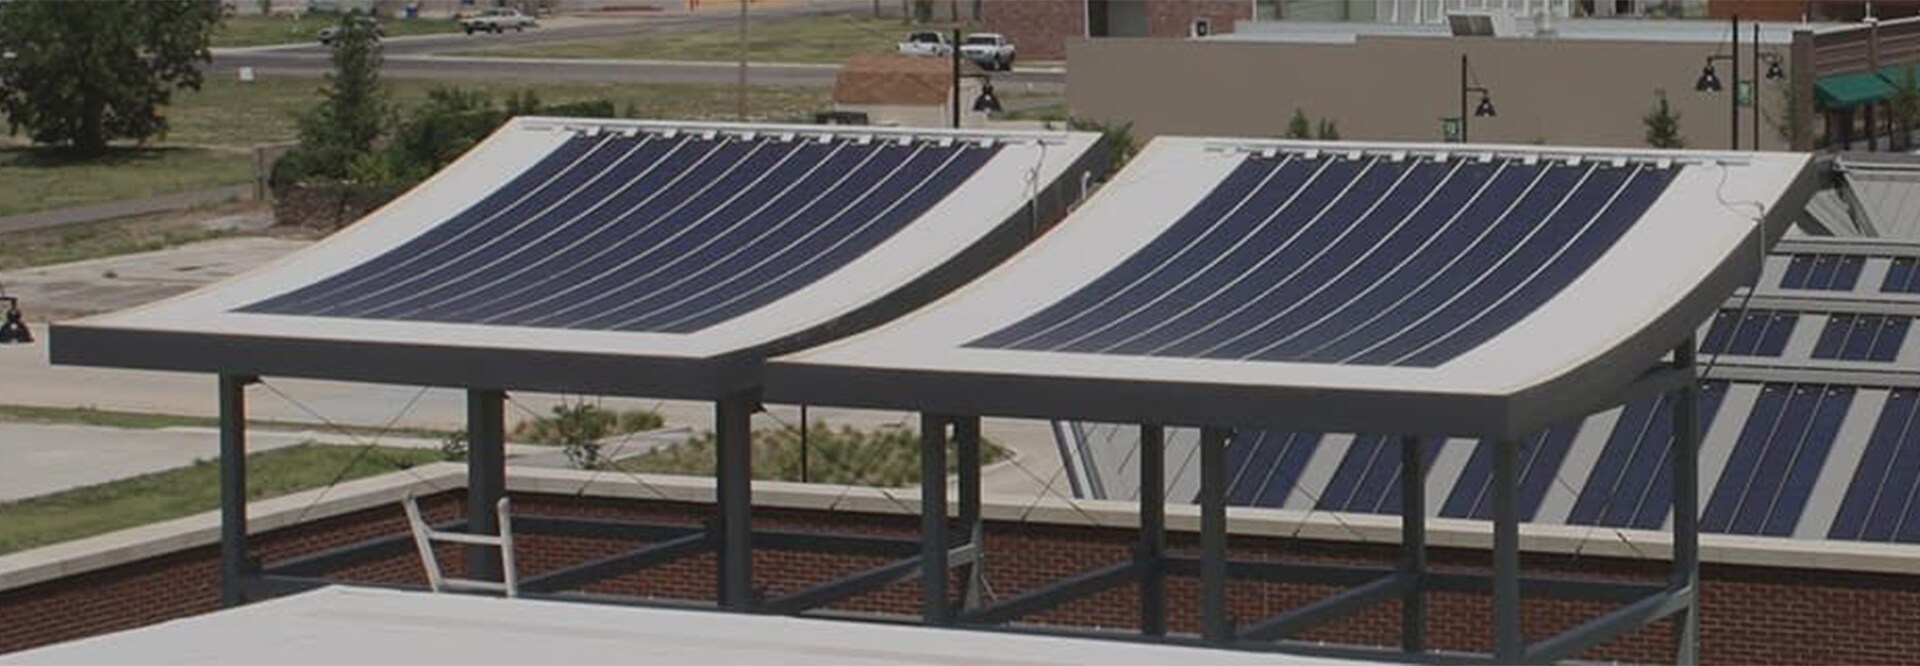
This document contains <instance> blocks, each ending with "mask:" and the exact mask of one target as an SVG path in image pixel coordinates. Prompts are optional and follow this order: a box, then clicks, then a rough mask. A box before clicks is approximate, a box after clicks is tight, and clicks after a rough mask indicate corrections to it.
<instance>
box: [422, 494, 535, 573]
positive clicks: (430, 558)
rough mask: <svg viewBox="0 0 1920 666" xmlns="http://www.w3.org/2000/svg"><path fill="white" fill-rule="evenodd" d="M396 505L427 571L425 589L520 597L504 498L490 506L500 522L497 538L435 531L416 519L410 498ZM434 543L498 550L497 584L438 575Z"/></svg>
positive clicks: (510, 520) (510, 524) (509, 519)
mask: <svg viewBox="0 0 1920 666" xmlns="http://www.w3.org/2000/svg"><path fill="white" fill-rule="evenodd" d="M400 504H401V506H404V507H406V509H407V523H408V525H410V526H411V527H412V528H413V544H414V546H416V547H418V548H419V549H420V562H421V564H423V565H425V566H426V568H427V585H428V586H429V587H431V588H433V591H434V592H448V591H453V592H497V593H500V594H505V595H506V596H508V597H517V596H520V577H519V575H518V574H516V573H515V572H514V570H513V569H514V567H513V519H512V518H511V517H509V515H508V513H507V498H505V497H502V498H500V503H499V504H496V505H494V509H495V511H496V513H497V514H498V516H499V519H500V536H489V535H486V534H468V533H466V532H442V531H439V530H435V529H433V528H432V527H430V526H428V525H427V521H425V520H422V519H421V518H420V505H419V503H418V502H415V501H414V499H413V496H412V495H408V496H407V498H406V499H404V500H401V502H400ZM435 541H441V542H446V543H460V544H466V545H469V546H493V547H495V548H499V549H500V573H501V578H502V580H501V582H497V583H496V582H494V581H490V580H476V579H472V578H450V577H447V576H445V575H442V574H441V573H440V560H439V558H437V557H435V556H434V554H433V543H434V542H435Z"/></svg>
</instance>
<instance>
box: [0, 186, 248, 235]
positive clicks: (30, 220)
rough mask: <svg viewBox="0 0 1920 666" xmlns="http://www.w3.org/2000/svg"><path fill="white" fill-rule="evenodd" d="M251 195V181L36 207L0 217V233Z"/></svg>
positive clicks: (164, 211)
mask: <svg viewBox="0 0 1920 666" xmlns="http://www.w3.org/2000/svg"><path fill="white" fill-rule="evenodd" d="M250 198H253V184H252V183H244V184H240V185H222V186H220V187H214V188H208V189H204V190H194V191H192V192H177V193H174V194H163V195H160V196H157V197H151V198H147V199H128V200H124V201H109V202H106V203H97V204H89V205H86V206H71V207H67V208H56V209H53V210H38V211H34V212H31V213H20V214H17V215H6V216H0V233H7V232H10V231H26V230H29V229H44V228H47V227H57V226H60V225H63V224H78V223H82V222H98V221H100V220H115V219H119V218H123V217H133V216H135V215H151V214H154V213H170V212H173V211H177V210H186V209H188V208H196V207H199V206H205V205H208V204H217V203H226V202H228V201H236V200H239V199H250Z"/></svg>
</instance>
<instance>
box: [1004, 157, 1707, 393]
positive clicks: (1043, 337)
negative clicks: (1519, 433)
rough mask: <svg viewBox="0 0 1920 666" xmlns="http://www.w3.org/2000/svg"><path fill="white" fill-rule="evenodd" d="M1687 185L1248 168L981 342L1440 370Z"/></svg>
mask: <svg viewBox="0 0 1920 666" xmlns="http://www.w3.org/2000/svg"><path fill="white" fill-rule="evenodd" d="M1675 172H1676V169H1675V168H1673V167H1658V166H1654V165H1650V164H1638V163H1616V162H1612V161H1535V160H1532V159H1520V158H1515V159H1486V160H1479V159H1459V158H1456V159H1439V158H1434V157H1419V156H1412V157H1408V156H1399V155H1366V154H1354V155H1329V156H1308V155H1305V154H1290V155H1280V156H1275V157H1259V156H1250V157H1248V158H1247V159H1246V160H1245V161H1244V162H1243V163H1242V164H1241V165H1240V166H1238V167H1237V168H1236V169H1235V170H1234V171H1232V172H1231V173H1230V174H1229V175H1228V176H1227V177H1226V178H1224V179H1222V180H1221V182H1220V183H1219V184H1218V185H1217V186H1216V187H1215V188H1214V189H1213V190H1212V191H1211V192H1210V193H1209V194H1207V195H1206V196H1205V197H1204V198H1202V199H1201V201H1200V202H1199V203H1198V204H1196V205H1195V206H1194V207H1193V208H1192V209H1191V210H1189V211H1187V212H1186V213H1185V214H1184V215H1183V216H1182V217H1181V218H1180V219H1178V220H1177V221H1175V222H1174V223H1173V224H1172V225H1171V226H1169V227H1168V228H1167V229H1166V230H1165V231H1164V232H1163V233H1161V234H1160V235H1159V236H1158V237H1157V238H1155V239H1153V240H1152V241H1151V242H1150V243H1148V244H1147V245H1145V246H1144V247H1142V248H1141V249H1140V250H1139V251H1138V252H1137V253H1135V254H1134V255H1132V256H1131V257H1129V258H1128V259H1126V260H1125V261H1123V262H1122V263H1121V264H1119V265H1118V266H1116V267H1115V268H1113V269H1112V270H1111V271H1109V272H1108V273H1106V274H1105V275H1102V276H1100V277H1099V278H1098V279H1096V280H1094V281H1092V282H1090V283H1088V284H1087V285H1086V286H1085V287H1083V288H1081V289H1080V290H1078V291H1076V292H1075V293H1073V294H1071V295H1068V296H1067V297H1065V298H1063V299H1061V300H1060V301H1059V302H1057V303H1055V304H1053V305H1051V306H1049V307H1046V308H1044V309H1042V310H1041V311H1040V312H1038V313H1036V314H1034V315H1032V316H1030V317H1028V318H1026V319H1023V320H1021V321H1018V322H1015V323H1014V324H1012V325H1009V326H1007V327H1006V328H1004V329H1001V330H999V331H996V332H994V333H991V334H988V335H986V336H984V337H981V338H979V339H978V340H974V341H972V342H970V343H968V346H970V347H977V348H992V349H1012V350H1031V351H1064V352H1080V353H1093V354H1115V355H1134V356H1164V357H1180V358H1211V359H1235V360H1254V361H1277V362H1298V363H1326V364H1353V365H1393V366H1416V367H1431V366H1435V365H1439V364H1441V363H1444V362H1446V361H1448V360H1449V359H1452V358H1454V357H1456V356H1459V355H1460V354H1462V353H1465V352H1466V351H1468V350H1471V349H1473V348H1474V347H1476V346H1478V345H1479V344H1481V343H1483V342H1485V341H1487V340H1488V339H1491V338H1492V337H1494V336H1495V335H1497V334H1499V333H1500V332H1501V331H1504V330H1506V329H1507V328H1508V327H1509V326H1511V325H1512V324H1514V323H1515V322H1517V321H1519V320H1520V319H1522V318H1524V317H1526V316H1527V315H1528V314H1529V313H1531V312H1533V311H1534V310H1535V309H1536V308H1538V307H1539V306H1540V305H1541V304H1543V303H1545V302H1546V301H1548V300H1549V299H1551V298H1552V297H1553V296H1554V295H1555V294H1557V293H1559V292H1560V290H1561V289H1563V288H1564V287H1566V285H1567V284H1569V283H1571V282H1572V281H1573V280H1574V278H1576V277H1578V276H1580V275H1581V274H1582V273H1583V272H1584V271H1585V270H1586V269H1587V268H1588V267H1589V266H1591V265H1592V264H1593V262H1594V261H1595V260H1597V259H1598V258H1599V257H1600V256H1601V255H1603V254H1604V253H1605V252H1606V251H1607V250H1608V248H1610V247H1611V246H1612V245H1613V244H1614V242H1615V241H1617V240H1618V239H1619V238H1620V237H1621V236H1622V235H1623V234H1625V233H1626V231H1627V230H1628V229H1630V228H1631V227H1632V226H1633V225H1634V223H1635V222H1636V221H1637V220H1639V218H1640V216H1641V214H1642V213H1644V212H1645V211H1646V209H1647V208H1648V207H1649V206H1651V205H1652V203H1653V201H1654V200H1655V199H1657V198H1659V196H1660V194H1661V193H1662V192H1663V191H1664V190H1665V188H1666V186H1667V184H1668V183H1669V182H1670V181H1671V180H1672V177H1673V174H1674V173H1675Z"/></svg>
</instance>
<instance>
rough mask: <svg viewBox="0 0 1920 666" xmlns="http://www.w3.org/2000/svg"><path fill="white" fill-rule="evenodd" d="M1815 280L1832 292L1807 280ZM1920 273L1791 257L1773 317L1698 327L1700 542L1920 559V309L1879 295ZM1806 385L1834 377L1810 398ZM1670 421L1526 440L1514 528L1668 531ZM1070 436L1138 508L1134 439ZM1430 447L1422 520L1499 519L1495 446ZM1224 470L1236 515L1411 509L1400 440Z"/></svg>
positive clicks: (1290, 451) (1767, 279) (1260, 448)
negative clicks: (1884, 550)
mask: <svg viewBox="0 0 1920 666" xmlns="http://www.w3.org/2000/svg"><path fill="white" fill-rule="evenodd" d="M1863 243H1864V241H1862V242H1860V243H1855V244H1856V245H1859V244H1863ZM1905 251H1907V250H1904V249H1902V250H1897V251H1896V253H1897V252H1905ZM1822 257H1824V258H1822ZM1816 264H1818V265H1825V266H1830V267H1831V268H1832V269H1833V270H1832V271H1831V272H1832V273H1833V274H1834V275H1835V276H1838V277H1835V278H1833V279H1830V280H1827V281H1825V282H1822V281H1820V280H1816V279H1813V277H1814V276H1815V275H1816V274H1817V272H1816V271H1815V270H1814V269H1815V268H1816ZM1911 264H1912V262H1911V261H1909V260H1907V259H1904V258H1902V257H1901V256H1897V254H1896V256H1888V255H1886V254H1875V253H1873V252H1871V251H1868V250H1858V251H1841V250H1821V251H1817V252H1815V251H1806V249H1805V248H1797V247H1796V248H1795V249H1793V250H1791V251H1789V252H1785V253H1783V254H1782V255H1779V256H1777V257H1776V258H1775V259H1774V260H1773V262H1771V264H1770V268H1769V269H1768V271H1767V273H1766V274H1765V275H1764V276H1763V277H1762V280H1761V284H1762V285H1763V287H1762V288H1761V289H1760V290H1759V293H1757V294H1756V296H1755V298H1754V299H1753V300H1754V301H1755V302H1763V303H1765V307H1752V308H1744V309H1743V308H1742V307H1741V306H1742V305H1743V302H1744V301H1745V300H1746V299H1743V298H1739V297H1736V298H1733V299H1730V300H1729V301H1728V304H1727V307H1726V308H1725V309H1723V310H1722V311H1721V312H1719V313H1718V314H1716V315H1715V316H1714V317H1713V318H1712V319H1711V320H1709V321H1708V322H1706V323H1705V324H1704V325H1703V326H1702V331H1701V333H1702V335H1701V338H1700V344H1701V348H1702V353H1703V356H1702V359H1703V362H1710V363H1712V364H1713V366H1714V370H1713V374H1712V375H1709V379H1708V380H1707V381H1705V382H1703V384H1702V391H1701V403H1700V409H1701V414H1700V419H1701V427H1702V429H1703V435H1702V437H1703V449H1702V458H1701V461H1702V472H1703V478H1702V486H1701V492H1702V495H1701V500H1702V505H1701V506H1702V523H1701V528H1702V529H1703V530H1705V531H1709V532H1717V533H1726V534H1745V535H1758V536H1773V537H1795V538H1814V539H1821V538H1824V539H1838V540H1859V541H1881V542H1900V543H1920V339H1914V337H1915V336H1911V335H1909V334H1908V332H1909V330H1910V328H1911V325H1912V320H1913V318H1914V317H1915V316H1920V300H1915V299H1913V298H1912V297H1910V296H1907V295H1906V294H1905V293H1904V292H1901V291H1897V290H1895V291H1883V290H1882V284H1883V283H1885V282H1897V283H1900V284H1904V282H1903V281H1904V280H1905V279H1906V276H1904V275H1900V274H1899V273H1900V270H1901V267H1902V266H1903V265H1905V266H1908V268H1910V269H1911V268H1913V266H1912V265H1911ZM1913 272H1915V273H1920V270H1915V271H1913ZM1789 274H1791V276H1792V277H1791V279H1788V275H1789ZM1849 274H1851V275H1852V277H1850V278H1849V277H1846V276H1847V275H1849ZM1849 282H1850V283H1851V284H1850V285H1848V283H1849ZM1818 285H1828V286H1830V287H1831V288H1825V287H1820V286H1818ZM1842 285H1848V286H1846V287H1845V288H1844V289H1843V288H1842ZM1809 371H1812V372H1816V373H1818V376H1821V377H1825V378H1830V379H1829V380H1823V381H1822V382H1819V383H1808V382H1807V381H1805V379H1803V378H1804V377H1807V376H1808V372H1809ZM1722 376H1724V377H1725V378H1721V377H1722ZM1849 379H1852V381H1848V380H1849ZM1670 406H1671V400H1670V399H1668V398H1664V397H1655V398H1647V399H1643V400H1639V401H1635V402H1632V403H1629V404H1626V405H1623V406H1620V407H1618V408H1615V409H1613V410H1609V411H1607V412H1604V413H1601V414H1596V415H1594V416H1591V417H1588V418H1586V419H1584V420H1581V421H1578V422H1574V423H1567V424H1562V425H1560V426H1556V427H1554V428H1551V429H1549V430H1548V431H1546V432H1543V433H1539V434H1536V435H1534V436H1533V437H1530V438H1527V439H1526V440H1525V441H1524V443H1523V444H1522V447H1521V450H1520V457H1519V464H1520V469H1519V474H1520V487H1519V488H1518V500H1519V507H1518V508H1519V510H1520V515H1521V518H1522V519H1523V520H1527V521H1533V522H1545V523H1553V524H1566V525H1590V526H1595V527H1604V528H1632V529H1664V528H1666V526H1667V525H1668V524H1669V522H1670V514H1671V511H1672V495H1671V489H1672V485H1671V483H1672V482H1671V469H1670V467H1669V465H1668V463H1667V460H1668V455H1669V454H1670V448H1671V447H1672V445H1673V442H1674V439H1675V438H1674V430H1673V427H1674V423H1673V418H1672V415H1671V411H1670V409H1669V408H1670ZM1073 430H1074V431H1075V432H1079V433H1083V434H1084V435H1085V436H1086V437H1089V438H1092V439H1090V440H1089V441H1097V442H1101V444H1100V445H1099V446H1088V447H1087V448H1086V449H1085V452H1086V455H1083V457H1084V458H1086V459H1087V464H1086V469H1085V470H1084V472H1085V473H1088V474H1097V475H1100V476H1101V477H1102V480H1103V483H1102V484H1101V485H1103V486H1104V488H1105V489H1106V490H1107V496H1108V497H1120V498H1124V497H1128V496H1130V495H1129V492H1130V490H1129V489H1131V488H1132V487H1133V486H1132V485H1131V484H1134V483H1136V480H1135V479H1134V478H1131V477H1129V476H1128V475H1129V474H1136V473H1137V472H1130V471H1128V470H1127V469H1126V466H1125V465H1124V464H1121V465H1115V464H1114V462H1113V461H1114V460H1123V459H1125V458H1126V457H1128V456H1130V451H1131V449H1130V447H1132V446H1134V445H1135V444H1136V443H1137V438H1135V437H1132V436H1130V433H1132V432H1134V430H1133V426H1110V425H1105V424H1080V427H1078V428H1075V429H1073ZM1109 431H1110V432H1109ZM1197 439H1198V436H1197V434H1196V433H1191V432H1185V431H1181V432H1175V433H1172V434H1170V436H1169V442H1170V444H1169V447H1170V455H1177V456H1185V457H1192V454H1193V452H1194V448H1193V446H1194V444H1193V443H1194V442H1197ZM1423 447H1424V448H1423V454H1424V455H1425V458H1426V460H1427V461H1428V462H1429V464H1431V465H1432V468H1431V469H1432V471H1433V475H1431V476H1430V477H1429V479H1428V484H1429V497H1430V498H1435V499H1438V500H1439V501H1437V502H1431V503H1430V505H1429V509H1428V510H1429V511H1430V512H1431V513H1432V514H1433V515H1437V516H1442V517H1448V518H1467V519H1480V520H1485V519H1489V518H1491V514H1492V507H1491V496H1492V489H1491V483H1490V482H1491V476H1492V452H1493V447H1492V444H1491V443H1490V442H1485V441H1477V440H1468V439H1454V440H1449V441H1446V442H1444V443H1439V442H1437V441H1435V440H1427V441H1425V443H1424V444H1423ZM1103 456H1110V457H1112V458H1113V459H1112V460H1109V459H1105V458H1103ZM1227 462H1228V465H1229V469H1228V479H1229V481H1230V486H1229V491H1228V494H1227V499H1228V501H1229V502H1230V503H1233V504H1236V505H1243V506H1268V507H1286V508H1290V509H1297V510H1324V511H1345V512H1359V513H1380V514H1397V513H1398V512H1399V509H1400V506H1401V502H1400V497H1399V495H1398V493H1399V490H1398V487H1399V483H1398V481H1397V478H1398V475H1399V462H1400V450H1399V439H1398V438H1397V437H1385V436H1380V435H1365V434H1363V435H1346V434H1337V433H1286V432H1266V431H1246V432H1240V433H1237V434H1236V435H1235V437H1234V438H1233V439H1232V440H1230V441H1229V444H1228V448H1227ZM1172 468H1173V469H1176V470H1178V474H1179V475H1180V476H1181V477H1182V478H1178V479H1174V480H1173V481H1172V486H1173V487H1174V488H1176V489H1179V490H1182V491H1185V492H1189V493H1190V492H1193V490H1194V489H1195V488H1196V487H1197V486H1196V483H1197V481H1194V480H1191V479H1185V478H1184V477H1187V476H1197V470H1196V468H1195V467H1194V464H1193V463H1191V461H1184V462H1182V463H1181V464H1178V465H1174V466H1173V467H1172ZM1173 496H1175V497H1178V495H1173Z"/></svg>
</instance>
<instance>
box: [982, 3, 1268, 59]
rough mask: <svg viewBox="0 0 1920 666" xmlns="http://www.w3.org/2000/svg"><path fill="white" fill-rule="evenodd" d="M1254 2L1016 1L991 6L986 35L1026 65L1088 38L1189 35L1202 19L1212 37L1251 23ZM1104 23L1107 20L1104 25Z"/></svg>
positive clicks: (1062, 54)
mask: <svg viewBox="0 0 1920 666" xmlns="http://www.w3.org/2000/svg"><path fill="white" fill-rule="evenodd" d="M1253 4H1254V3H1253V2H1252V1H1251V0H1018V1H1016V2H987V3H985V4H984V5H983V6H982V8H981V15H980V18H981V23H982V24H983V26H982V30H984V31H987V32H998V33H1001V34H1004V35H1006V36H1007V37H1008V38H1009V39H1011V40H1012V41H1013V44H1014V46H1015V47H1016V48H1017V49H1019V53H1020V57H1021V58H1022V59H1025V60H1027V61H1033V60H1060V59H1063V58H1066V57H1067V41H1068V40H1070V39H1079V38H1085V37H1168V38H1184V37H1187V36H1189V35H1190V34H1191V32H1192V30H1193V27H1194V22H1195V21H1196V20H1202V19H1204V20H1205V21H1206V23H1207V27H1208V30H1209V31H1210V32H1214V33H1221V32H1233V27H1234V24H1235V23H1236V22H1238V21H1246V20H1251V19H1252V18H1253ZM1103 19H1104V20H1103Z"/></svg>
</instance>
